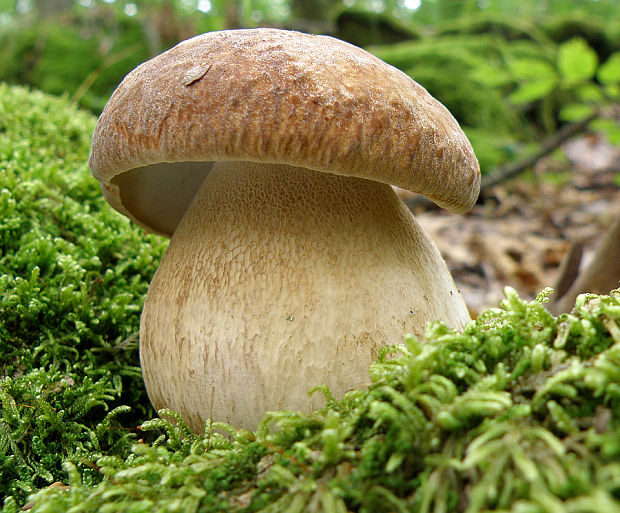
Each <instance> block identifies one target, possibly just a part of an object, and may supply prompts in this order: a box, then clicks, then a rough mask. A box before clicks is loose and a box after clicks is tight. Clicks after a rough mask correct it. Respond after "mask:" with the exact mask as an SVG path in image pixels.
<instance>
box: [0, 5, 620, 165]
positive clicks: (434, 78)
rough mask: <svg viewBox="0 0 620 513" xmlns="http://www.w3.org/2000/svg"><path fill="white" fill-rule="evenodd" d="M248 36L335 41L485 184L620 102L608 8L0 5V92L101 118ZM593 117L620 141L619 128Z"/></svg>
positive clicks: (616, 41) (618, 12) (618, 32)
mask: <svg viewBox="0 0 620 513" xmlns="http://www.w3.org/2000/svg"><path fill="white" fill-rule="evenodd" d="M258 26H274V27H281V28H289V29H297V30H302V31H305V32H314V33H324V34H329V35H333V36H335V37H338V38H341V39H344V40H346V41H349V42H351V43H353V44H356V45H358V46H362V47H365V48H367V49H368V50H369V51H371V52H373V53H375V54H376V55H378V56H379V57H380V58H382V59H384V60H385V61H387V62H389V63H390V64H393V65H394V66H396V67H398V68H400V69H402V70H403V71H405V72H406V73H408V74H409V75H411V76H413V77H414V78H415V79H416V80H417V81H418V82H419V83H421V84H422V85H423V86H424V87H426V88H427V89H428V90H429V91H430V92H431V94H433V95H434V96H435V97H437V98H438V99H439V100H440V101H441V102H443V103H444V104H445V105H446V106H447V107H448V108H449V109H450V111H451V112H452V113H453V114H454V115H455V117H456V118H457V119H458V120H459V122H460V123H461V124H462V126H463V127H464V129H465V131H466V132H467V134H468V136H469V137H470V139H471V141H472V143H473V145H474V147H475V149H476V153H477V154H478V157H479V160H480V162H481V167H482V169H483V172H489V171H491V170H492V169H493V168H496V167H497V166H499V165H501V164H503V163H505V162H507V161H510V160H512V159H514V158H515V156H516V155H518V154H520V153H522V152H524V151H526V150H527V149H528V148H529V147H530V146H534V145H536V144H537V143H538V142H539V141H540V140H541V138H543V137H545V136H549V135H551V134H552V133H553V132H554V131H556V130H557V129H558V127H559V126H560V125H562V124H564V123H567V122H571V121H579V120H580V119H584V118H586V117H587V116H589V115H592V113H593V112H594V113H597V112H600V113H603V112H604V109H605V108H607V107H609V106H610V105H617V104H618V98H619V97H620V92H619V90H620V6H619V5H618V1H617V0H545V1H538V0H501V1H500V0H0V45H2V51H1V52H0V81H4V82H7V83H11V84H23V85H28V86H31V87H33V88H36V89H41V90H43V91H46V92H49V93H52V94H65V95H67V96H68V97H69V98H70V99H72V100H73V101H74V102H75V103H77V104H79V105H80V106H82V107H85V108H87V109H89V110H91V111H92V112H94V113H95V114H97V113H99V112H100V111H101V109H102V108H103V106H104V105H105V102H106V101H107V98H108V97H109V95H110V94H111V92H112V91H113V90H114V88H115V87H116V85H117V84H118V83H119V82H120V80H121V79H122V78H123V76H124V75H125V74H126V73H128V72H129V71H130V70H131V69H133V68H134V67H135V66H137V65H138V64H139V63H141V62H143V61H144V60H147V59H148V58H150V57H152V56H154V55H156V54H158V53H160V52H162V51H164V50H166V49H168V48H170V47H171V46H173V45H174V44H176V43H177V42H179V41H181V40H183V39H186V38H188V37H191V36H193V35H195V34H199V33H202V32H207V31H212V30H220V29H229V28H239V27H258ZM599 117H600V118H601V119H599V120H598V121H597V123H598V125H599V128H600V129H601V130H605V131H606V133H607V136H608V137H609V138H610V139H611V140H612V142H620V129H619V128H618V122H617V119H615V118H614V117H613V116H611V117H610V116H609V115H607V116H604V115H601V116H599Z"/></svg>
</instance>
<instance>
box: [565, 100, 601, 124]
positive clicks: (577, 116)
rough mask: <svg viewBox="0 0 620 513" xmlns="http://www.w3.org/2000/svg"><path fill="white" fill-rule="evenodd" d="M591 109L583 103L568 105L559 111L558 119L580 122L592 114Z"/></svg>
mask: <svg viewBox="0 0 620 513" xmlns="http://www.w3.org/2000/svg"><path fill="white" fill-rule="evenodd" d="M592 110H593V108H592V107H591V106H590V105H586V104H584V103H569V104H568V105H566V106H564V107H563V108H562V110H560V119H561V120H562V121H571V122H574V121H581V120H582V119H585V118H587V117H588V116H589V115H590V114H592Z"/></svg>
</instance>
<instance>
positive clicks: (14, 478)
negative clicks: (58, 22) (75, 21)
mask: <svg viewBox="0 0 620 513" xmlns="http://www.w3.org/2000/svg"><path fill="white" fill-rule="evenodd" d="M94 121H95V120H94V118H93V117H91V116H90V115H88V114H86V113H84V112H80V111H78V110H77V109H75V108H74V107H73V106H72V105H70V104H69V103H68V102H67V101H66V100H62V99H57V98H52V97H49V96H45V95H43V94H41V93H32V92H29V91H27V90H25V89H22V88H10V87H7V86H6V85H1V84H0V169H1V170H2V172H1V173H0V219H1V221H0V369H2V376H3V377H2V378H0V400H1V401H2V418H0V462H1V463H0V496H7V495H14V496H15V497H16V498H17V500H18V501H22V500H23V499H25V497H26V496H27V494H28V493H30V492H32V491H34V490H36V489H37V488H39V487H41V486H44V485H45V484H48V483H51V482H52V481H54V480H58V479H62V476H63V475H64V473H63V472H62V470H61V464H62V461H64V460H66V459H72V460H74V461H76V462H77V461H79V459H80V458H81V456H82V455H83V454H91V453H92V452H93V451H102V450H107V449H110V448H111V447H115V446H116V447H118V444H119V443H120V444H121V445H122V443H123V441H124V440H126V439H127V440H128V439H129V438H131V436H128V435H127V432H125V431H124V430H118V431H117V430H113V429H111V426H115V425H117V424H118V423H117V421H116V420H115V416H116V415H117V414H120V413H121V411H120V410H114V408H116V407H117V406H121V405H123V404H132V413H130V414H123V419H124V420H125V421H127V422H129V423H130V425H131V423H133V425H137V424H139V423H140V422H141V421H143V420H145V419H146V418H148V417H149V416H150V415H152V412H151V411H150V407H149V406H148V404H149V403H148V399H147V397H146V393H145V392H144V388H143V385H142V380H141V375H140V370H139V368H138V358H137V344H136V338H137V337H136V332H137V329H138V323H139V314H140V311H141V306H142V301H143V297H144V294H145V292H146V290H147V287H148V283H149V281H150V277H151V275H152V273H153V271H154V269H155V268H156V266H157V263H158V258H159V256H160V255H161V253H162V251H163V243H162V242H160V241H159V240H156V239H155V238H153V237H147V236H145V235H144V234H143V233H142V232H141V231H139V230H137V229H135V228H134V227H132V226H130V224H129V223H128V222H127V221H126V220H124V219H123V218H122V216H119V215H118V214H116V213H114V212H112V211H111V209H109V208H108V207H107V206H106V205H105V204H104V202H103V201H102V198H101V193H100V191H99V187H98V185H97V182H96V181H95V180H94V179H93V178H92V177H91V176H90V172H89V171H88V168H87V165H86V162H87V159H88V151H89V146H90V134H91V133H92V129H93V127H94ZM123 411H124V410H123ZM112 412H113V413H112ZM101 426H109V427H110V428H106V427H103V428H102V427H101ZM134 438H135V437H134ZM129 447H130V442H127V444H126V449H127V450H128V449H129ZM96 477H97V476H96Z"/></svg>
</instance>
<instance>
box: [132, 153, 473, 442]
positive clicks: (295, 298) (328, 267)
mask: <svg viewBox="0 0 620 513" xmlns="http://www.w3.org/2000/svg"><path fill="white" fill-rule="evenodd" d="M432 320H442V321H444V322H446V323H447V324H449V325H450V326H452V327H456V328H459V327H462V326H463V325H464V323H466V322H467V321H468V320H469V315H468V313H467V309H466V307H465V304H464V302H463V299H462V298H461V296H460V294H459V293H458V291H457V290H456V288H455V286H454V283H453V281H452V278H451V277H450V274H449V272H448V270H447V269H446V266H445V264H444V262H443V260H442V258H441V256H440V255H439V252H438V251H437V248H436V247H435V245H434V244H433V243H432V241H431V240H430V239H429V237H428V236H427V235H426V234H425V233H424V232H423V231H422V229H421V228H420V226H419V225H418V224H417V222H416V221H415V219H414V218H413V216H412V215H411V213H410V212H409V210H408V209H407V208H406V207H405V206H404V204H403V203H402V202H401V201H400V200H399V199H398V197H397V196H396V195H395V194H394V192H393V190H392V189H391V187H390V186H388V185H386V184H382V183H377V182H372V181H368V180H364V179H359V178H350V177H342V176H336V175H329V174H325V173H320V172H316V171H311V170H307V169H302V168H295V167H291V166H287V165H264V164H256V163H250V162H226V163H217V164H215V165H214V166H213V169H212V171H211V173H210V174H209V176H208V177H207V179H206V180H205V182H204V184H203V186H202V188H201V189H200V191H199V192H198V194H197V196H196V197H195V198H194V200H193V202H192V204H191V206H190V208H189V210H188V211H187V213H186V214H185V216H184V218H183V220H182V221H181V223H180V225H179V227H178V228H177V230H176V232H175V234H174V236H173V237H172V240H171V241H170V245H169V247H168V249H167V251H166V253H165V255H164V257H163V259H162V262H161V265H160V267H159V269H158V271H157V273H156V275H155V277H154V278H153V281H152V283H151V287H150V289H149V292H148V296H147V299H146V302H145V306H144V311H143V314H142V322H141V329H140V358H141V363H142V369H143V373H144V379H145V383H146V387H147V390H148V393H149V397H150V399H151V401H152V402H153V405H154V406H155V408H157V409H159V408H163V407H166V408H171V409H174V410H176V411H178V412H179V413H181V414H182V415H183V417H184V418H185V420H186V421H187V422H188V424H189V425H190V427H191V428H192V429H193V430H194V431H196V432H202V430H203V429H204V425H205V421H206V420H207V419H208V418H210V417H211V416H212V417H213V420H216V421H226V422H230V423H231V424H233V425H234V426H235V427H237V428H249V429H255V428H256V426H257V424H258V422H259V421H260V419H261V418H262V416H263V414H264V412H265V411H268V410H276V409H296V410H303V411H306V412H310V411H312V410H314V409H316V408H318V407H320V406H322V404H324V399H323V397H322V395H321V394H314V395H312V396H310V397H309V396H308V390H309V389H310V388H312V387H314V386H317V385H322V384H325V385H328V386H329V387H330V389H331V391H332V393H333V394H334V395H335V396H337V397H340V396H342V394H343V393H344V392H346V391H347V390H350V389H353V388H356V387H360V386H364V385H365V384H367V383H369V382H370V377H369V375H368V367H369V364H370V363H371V362H372V361H373V359H375V358H376V356H377V354H378V352H379V350H380V349H381V347H383V346H385V345H386V344H396V343H400V342H402V337H403V335H404V334H405V333H407V332H411V333H414V334H415V335H417V336H418V337H422V336H423V330H424V326H425V324H426V323H427V322H428V321H432ZM212 398H213V401H212Z"/></svg>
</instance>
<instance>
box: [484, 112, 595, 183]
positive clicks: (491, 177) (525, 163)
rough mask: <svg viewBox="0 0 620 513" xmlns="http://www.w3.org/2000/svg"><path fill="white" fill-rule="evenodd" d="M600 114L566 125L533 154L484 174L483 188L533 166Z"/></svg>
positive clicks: (585, 127) (586, 126) (583, 129)
mask: <svg viewBox="0 0 620 513" xmlns="http://www.w3.org/2000/svg"><path fill="white" fill-rule="evenodd" d="M599 116H600V112H599V111H595V112H593V113H592V114H590V115H589V116H588V117H587V118H585V119H583V120H581V121H577V122H575V123H569V124H568V125H564V126H563V127H562V128H560V129H559V130H558V131H557V132H556V133H555V134H553V135H552V136H551V137H548V138H547V139H545V140H544V141H543V142H542V144H541V145H540V147H539V148H538V151H536V152H535V153H533V154H532V155H528V156H526V157H524V158H522V159H521V160H518V161H517V162H514V163H512V164H508V165H506V166H501V167H499V168H498V169H496V170H495V171H493V172H492V173H490V174H488V175H486V176H484V177H483V178H482V186H481V188H482V190H487V189H489V188H491V187H493V186H495V185H497V184H498V183H501V182H503V181H505V180H508V179H510V178H514V177H515V176H517V175H519V174H520V173H522V172H523V171H525V170H526V169H528V168H530V167H532V166H533V165H534V164H535V163H536V162H538V161H539V160H540V159H541V158H543V157H546V156H547V155H549V153H551V152H552V151H553V150H555V149H556V148H558V147H559V146H560V145H561V144H562V143H563V142H564V141H566V140H567V139H570V138H571V137H574V136H575V135H577V134H580V133H581V132H584V131H585V130H586V129H587V128H588V125H589V124H590V123H591V122H592V121H594V120H595V119H597V118H598V117H599Z"/></svg>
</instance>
